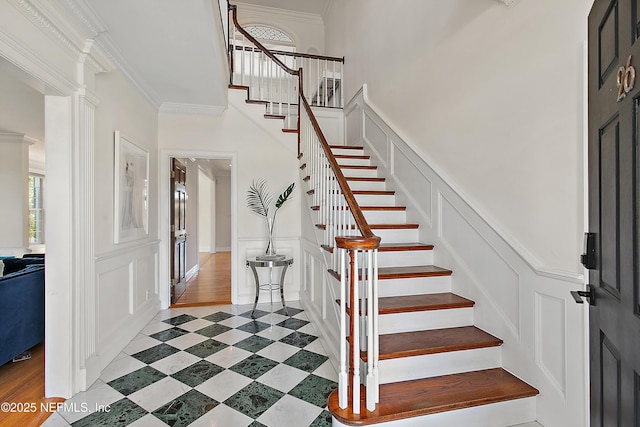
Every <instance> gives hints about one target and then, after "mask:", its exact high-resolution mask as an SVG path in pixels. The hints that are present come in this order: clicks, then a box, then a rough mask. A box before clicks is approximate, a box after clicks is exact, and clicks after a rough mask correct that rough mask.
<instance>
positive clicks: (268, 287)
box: [247, 257, 293, 318]
mask: <svg viewBox="0 0 640 427" xmlns="http://www.w3.org/2000/svg"><path fill="white" fill-rule="evenodd" d="M291 264H293V258H289V257H279V258H276V259H260V258H250V259H248V260H247V267H251V271H252V272H253V278H254V279H255V281H256V300H255V301H254V303H253V310H252V311H251V317H252V318H255V317H254V313H255V311H256V305H257V304H258V296H259V295H260V291H269V296H270V298H271V305H272V306H273V291H275V290H278V289H280V300H281V301H282V307H283V308H284V312H285V313H286V315H287V316H288V315H289V312H288V311H287V306H286V305H285V303H284V275H285V274H286V273H287V268H288V267H289V266H290V265H291ZM259 267H267V268H269V283H263V284H260V279H259V278H258V272H257V271H256V268H259ZM274 267H282V273H281V274H280V281H279V282H274V280H273V268H274Z"/></svg>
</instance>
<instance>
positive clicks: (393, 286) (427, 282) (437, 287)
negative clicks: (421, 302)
mask: <svg viewBox="0 0 640 427" xmlns="http://www.w3.org/2000/svg"><path fill="white" fill-rule="evenodd" d="M442 292H451V276H435V277H414V278H411V279H384V280H380V281H379V285H378V295H379V296H380V297H396V296H402V295H421V294H438V293H442Z"/></svg>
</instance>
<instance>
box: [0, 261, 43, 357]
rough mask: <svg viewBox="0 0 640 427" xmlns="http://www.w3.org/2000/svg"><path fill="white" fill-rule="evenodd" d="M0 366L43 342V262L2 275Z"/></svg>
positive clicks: (0, 279)
mask: <svg viewBox="0 0 640 427" xmlns="http://www.w3.org/2000/svg"><path fill="white" fill-rule="evenodd" d="M0 325H2V326H0V365H4V364H5V363H6V362H8V361H10V360H11V359H13V358H14V357H15V356H17V355H19V354H20V353H22V352H24V351H26V350H28V349H30V348H31V347H33V346H34V345H36V344H38V343H40V342H42V341H44V265H29V266H27V267H26V268H25V269H23V270H20V271H17V272H15V273H10V274H7V275H5V276H2V277H0Z"/></svg>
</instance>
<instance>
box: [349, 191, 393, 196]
mask: <svg viewBox="0 0 640 427" xmlns="http://www.w3.org/2000/svg"><path fill="white" fill-rule="evenodd" d="M351 192H352V193H353V194H354V195H361V196H393V195H395V194H396V192H395V191H393V190H351Z"/></svg>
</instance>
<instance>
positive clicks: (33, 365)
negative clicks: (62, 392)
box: [0, 343, 64, 427]
mask: <svg viewBox="0 0 640 427" xmlns="http://www.w3.org/2000/svg"><path fill="white" fill-rule="evenodd" d="M63 401H64V399H62V398H50V399H45V398H44V344H43V343H40V344H38V345H37V346H35V347H34V348H32V349H31V359H29V360H25V361H22V362H17V363H13V362H9V363H6V364H4V365H2V366H0V403H4V402H7V403H8V404H9V411H6V410H5V409H6V408H5V407H4V406H6V405H4V406H3V409H2V410H0V425H2V426H25V427H30V426H39V425H40V424H42V423H43V422H44V420H46V419H47V418H48V417H49V415H51V413H52V412H54V411H55V407H56V406H55V405H56V403H57V402H63ZM49 409H51V411H50V410H49Z"/></svg>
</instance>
